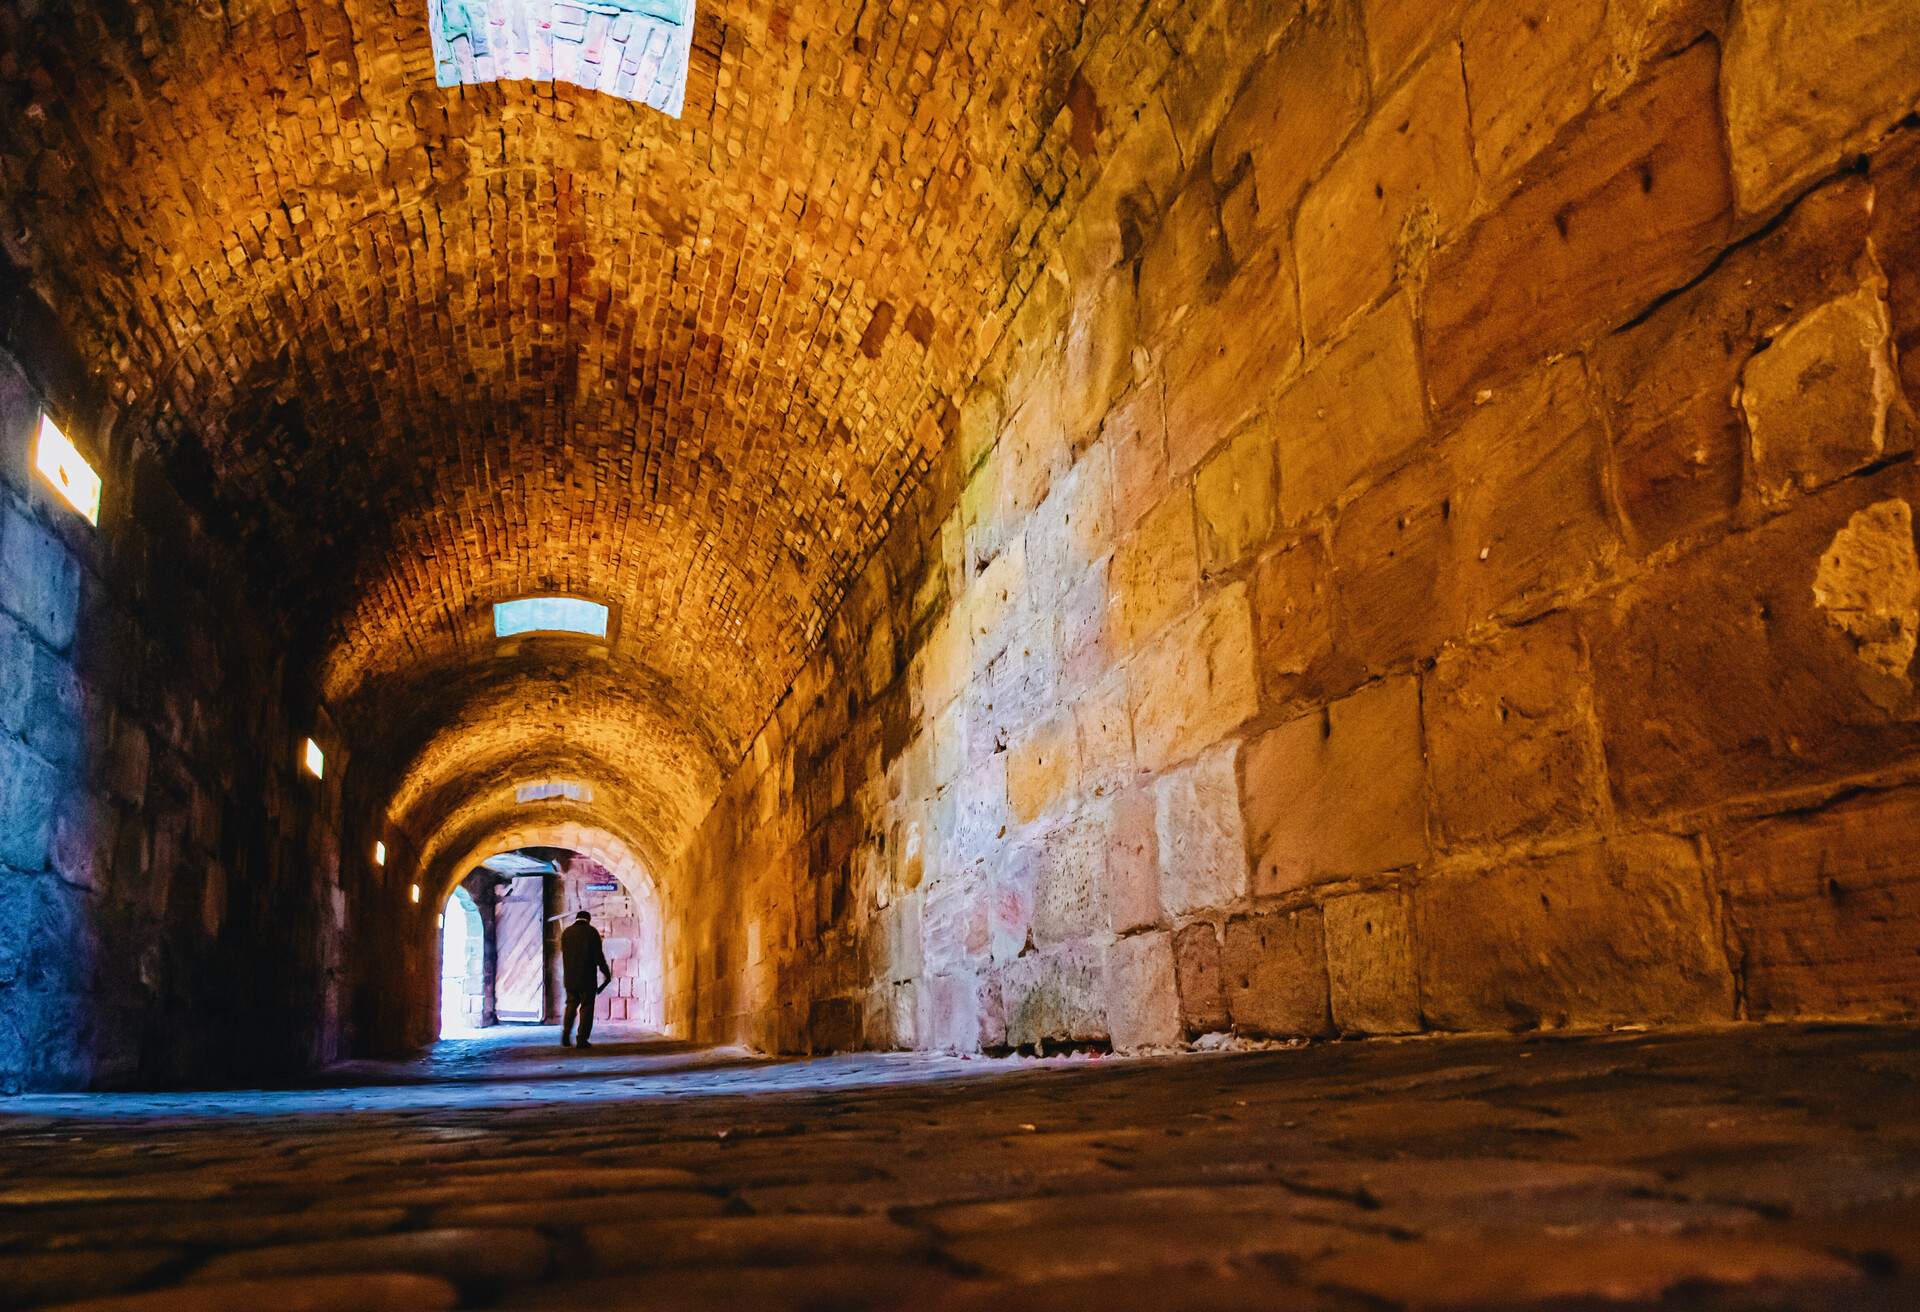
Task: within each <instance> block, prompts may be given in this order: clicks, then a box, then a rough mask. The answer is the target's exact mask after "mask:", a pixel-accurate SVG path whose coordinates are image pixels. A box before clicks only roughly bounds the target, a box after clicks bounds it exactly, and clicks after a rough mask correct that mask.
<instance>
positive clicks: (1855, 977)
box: [1715, 789, 1920, 1017]
mask: <svg viewBox="0 0 1920 1312" xmlns="http://www.w3.org/2000/svg"><path fill="white" fill-rule="evenodd" d="M1917 833H1920V794H1916V792H1915V791H1914V790H1913V789H1900V790H1898V791H1894V792H1887V793H1871V794H1867V795H1865V796H1862V797H1857V798H1852V799H1850V800H1847V801H1843V802H1840V803H1838V804H1836V805H1834V806H1831V807H1829V808H1827V809H1826V810H1824V811H1815V812H1810V813H1796V814H1793V815H1787V816H1781V817H1779V818H1778V819H1773V820H1763V821H1760V822H1758V823H1755V824H1751V825H1745V826H1741V827H1739V828H1735V829H1733V830H1731V831H1730V832H1728V833H1726V834H1725V835H1723V836H1720V837H1718V838H1716V841H1715V846H1716V848H1717V849H1718V850H1719V853H1720V868H1721V871H1722V886H1723V888H1724V889H1725V892H1726V898H1727V913H1728V916H1729V918H1730V919H1731V920H1732V922H1733V929H1734V933H1735V935H1736V938H1737V941H1738V942H1739V944H1740V948H1741V950H1742V953H1743V965H1744V970H1745V974H1746V980H1747V1006H1748V1009H1749V1011H1750V1013H1751V1014H1752V1015H1754V1016H1756V1017H1759V1016H1902V1015H1911V1014H1913V1013H1914V1012H1915V1011H1916V1010H1920V869H1917V868H1916V866H1915V863H1914V859H1913V852H1914V845H1915V840H1916V835H1917Z"/></svg>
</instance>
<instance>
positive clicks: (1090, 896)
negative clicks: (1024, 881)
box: [1033, 806, 1112, 946]
mask: <svg viewBox="0 0 1920 1312" xmlns="http://www.w3.org/2000/svg"><path fill="white" fill-rule="evenodd" d="M1109 809H1110V808H1108V807H1106V806H1096V807H1093V808H1089V809H1088V810H1087V811H1085V812H1083V813H1081V814H1080V815H1078V816H1075V817H1073V818H1072V819H1069V820H1066V821H1064V822H1062V823H1061V824H1059V825H1057V826H1056V827H1054V828H1052V829H1050V830H1048V831H1047V832H1046V834H1044V835H1043V836H1042V837H1041V839H1040V841H1039V845H1038V847H1037V849H1036V851H1035V862H1036V868H1035V873H1034V883H1033V941H1034V942H1035V943H1037V944H1040V945H1042V946H1044V945H1046V944H1049V943H1059V942H1063V941H1065V940H1068V939H1076V938H1084V937H1085V936H1086V935H1088V934H1093V933H1096V932H1099V931H1103V930H1105V929H1106V927H1107V904H1106V887H1107V847H1108V845H1109V843H1110V841H1111V836H1112V817H1111V816H1110V814H1109Z"/></svg>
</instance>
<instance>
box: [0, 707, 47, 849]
mask: <svg viewBox="0 0 1920 1312" xmlns="http://www.w3.org/2000/svg"><path fill="white" fill-rule="evenodd" d="M61 790H62V781H61V779H60V776H59V774H58V773H57V772H56V771H55V770H54V768H53V767H52V766H50V765H48V764H47V763H46V762H45V761H43V760H41V759H40V758H39V757H38V756H37V755H35V754H34V753H32V752H30V751H28V750H27V748H26V746H25V745H24V744H22V743H18V742H14V741H12V740H10V739H0V865H5V866H11V867H12V868H13V869H15V870H43V869H45V868H46V866H47V846H48V844H49V843H50V842H51V841H52V839H53V817H54V814H55V812H56V811H57V810H58V809H59V804H60V795H61Z"/></svg>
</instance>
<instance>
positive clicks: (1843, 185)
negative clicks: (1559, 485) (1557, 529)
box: [1591, 179, 1879, 551]
mask: <svg viewBox="0 0 1920 1312" xmlns="http://www.w3.org/2000/svg"><path fill="white" fill-rule="evenodd" d="M1875 191H1876V188H1875V187H1873V186H1871V185H1869V184H1868V183H1866V182H1864V181H1862V180H1859V179H1846V180H1843V181H1841V182H1838V183H1835V184H1834V185H1832V186H1829V187H1825V188H1822V189H1821V190H1819V191H1817V192H1815V193H1814V194H1812V195H1810V196H1808V197H1807V198H1806V199H1804V200H1803V201H1801V203H1800V204H1799V205H1798V206H1796V207H1795V209H1794V210H1793V212H1792V213H1791V214H1790V215H1788V216H1787V218H1786V220H1785V222H1784V223H1782V224H1781V226H1780V227H1779V229H1778V230H1776V231H1774V232H1771V233H1768V234H1766V235H1765V236H1763V237H1761V238H1759V239H1758V240H1756V241H1754V242H1753V243H1751V244H1749V245H1747V246H1743V247H1740V248H1737V249H1735V250H1734V251H1732V252H1731V253H1730V254H1729V255H1728V256H1727V258H1726V259H1725V261H1724V262H1723V263H1722V264H1721V265H1720V267H1719V268H1717V269H1715V270H1714V271H1713V272H1712V273H1711V274H1710V275H1709V276H1708V277H1707V278H1705V279H1704V280H1703V281H1701V282H1700V284H1699V285H1697V286H1694V287H1689V288H1687V289H1686V290H1685V291H1683V292H1681V293H1680V294H1679V295H1677V296H1675V297H1674V298H1673V299H1672V300H1671V301H1669V302H1667V303H1666V304H1664V305H1662V306H1660V307H1659V308H1658V309H1656V310H1655V311H1654V312H1653V313H1652V314H1651V315H1649V316H1648V317H1647V319H1646V320H1645V321H1644V322H1642V323H1638V324H1635V325H1634V326H1633V327H1631V328H1629V329H1627V330H1625V331H1623V332H1619V333H1615V334H1611V335H1609V336H1607V337H1605V338H1602V339H1601V340H1600V342H1598V343H1597V344H1596V345H1595V347H1594V351H1593V354H1592V356H1591V360H1592V365H1593V373H1594V377H1595V380H1596V382H1597V384H1598V387H1599V391H1600V394H1601V396H1602V398H1603V402H1604V404H1605V405H1606V407H1607V409H1608V412H1609V416H1610V426H1611V429H1612V436H1613V453H1614V456H1613V459H1614V476H1613V481H1614V486H1615V495H1616V497H1617V498H1618V500H1619V504H1620V508H1621V510H1622V512H1623V513H1624V515H1625V517H1626V521H1627V527H1628V529H1629V530H1630V531H1631V533H1632V534H1633V536H1634V538H1635V543H1636V546H1637V547H1638V548H1639V549H1640V550H1641V551H1651V550H1653V549H1655V548H1657V547H1660V546H1662V545H1664V544H1665V543H1667V542H1670V541H1672V540H1673V539H1675V538H1678V537H1682V536H1685V535H1687V534H1690V533H1693V532H1696V531H1698V530H1700V529H1702V528H1705V527H1708V526H1710V525H1714V524H1717V523H1719V522H1721V521H1723V520H1725V519H1726V517H1727V516H1728V515H1729V514H1730V513H1731V512H1732V511H1733V509H1734V506H1735V505H1736V503H1737V502H1738V501H1739V498H1740V482H1741V475H1742V467H1743V463H1744V459H1745V449H1746V429H1745V426H1744V424H1743V423H1742V419H1741V414H1740V410H1739V407H1738V405H1737V404H1736V397H1737V395H1738V392H1739V381H1740V374H1741V371H1742V370H1743V369H1744V368H1745V367H1746V365H1747V363H1748V361H1749V359H1751V358H1752V357H1753V355H1754V354H1755V352H1757V351H1759V350H1760V349H1761V348H1762V346H1763V345H1764V344H1765V343H1766V342H1767V341H1768V339H1769V338H1771V336H1772V335H1773V334H1774V333H1775V332H1777V331H1778V330H1779V329H1780V328H1782V327H1783V326H1785V324H1786V323H1788V322H1789V321H1791V320H1792V319H1793V318H1795V317H1797V316H1798V315H1799V314H1802V313H1805V312H1806V311H1808V310H1811V309H1812V308H1813V307H1814V306H1816V305H1819V304H1820V303H1822V302H1823V301H1827V300H1830V299H1833V298H1835V297H1838V296H1842V295H1845V294H1846V293H1847V292H1848V291H1849V290H1851V289H1853V288H1856V287H1858V286H1859V285H1860V279H1861V276H1862V275H1863V273H1864V272H1865V269H1864V267H1863V258H1864V256H1865V254H1866V249H1867V228H1868V223H1869V220H1870V218H1871V217H1873V216H1874V215H1875V214H1877V213H1878V212H1879V210H1878V209H1877V208H1876V203H1875Z"/></svg>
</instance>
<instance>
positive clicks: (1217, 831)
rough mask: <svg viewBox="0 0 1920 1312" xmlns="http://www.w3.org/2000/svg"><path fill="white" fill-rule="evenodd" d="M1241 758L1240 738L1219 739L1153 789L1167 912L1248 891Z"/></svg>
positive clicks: (1180, 912)
mask: <svg viewBox="0 0 1920 1312" xmlns="http://www.w3.org/2000/svg"><path fill="white" fill-rule="evenodd" d="M1239 760H1240V744H1239V743H1237V742H1225V743H1221V744H1220V745H1219V746H1218V747H1215V748H1213V749H1211V750H1210V751H1208V752H1207V753H1206V754H1205V755H1203V756H1201V757H1200V759H1199V760H1197V761H1195V762H1193V763H1192V764H1191V765H1188V766H1186V767H1185V768H1183V769H1179V770H1175V771H1172V772H1171V773H1169V774H1166V775H1164V776H1162V777H1161V779H1160V781H1159V783H1158V784H1157V785H1156V786H1155V788H1154V829H1155V832H1156V834H1157V835H1158V849H1159V860H1158V868H1159V885H1160V901H1161V906H1162V908H1163V909H1164V910H1165V912H1166V914H1167V915H1168V916H1171V917H1180V916H1186V915H1190V914H1192V913H1193V912H1195V911H1200V910H1203V909H1205V908H1208V907H1221V906H1226V905H1228V904H1230V903H1232V902H1236V901H1238V900H1239V899H1240V898H1242V897H1244V896H1246V891H1247V838H1246V831H1245V828H1244V826H1243V824H1242V822H1241V816H1240V779H1239V771H1238V765H1239Z"/></svg>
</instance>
